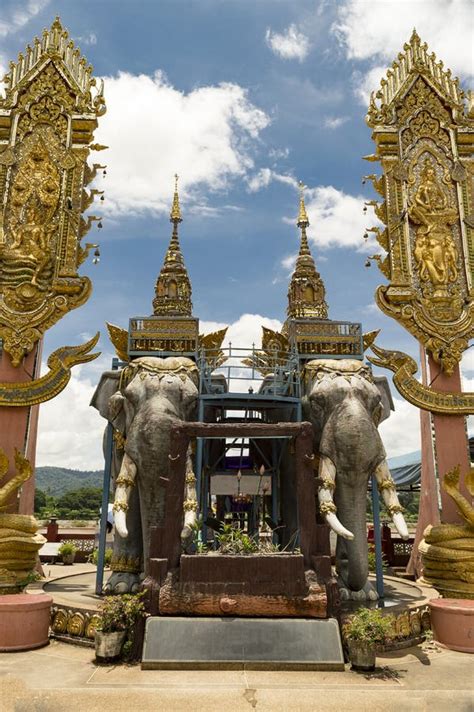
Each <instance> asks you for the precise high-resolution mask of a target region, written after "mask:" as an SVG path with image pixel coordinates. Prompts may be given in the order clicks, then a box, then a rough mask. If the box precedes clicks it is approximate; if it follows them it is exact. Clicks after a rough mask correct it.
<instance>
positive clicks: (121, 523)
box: [112, 453, 137, 539]
mask: <svg viewBox="0 0 474 712" xmlns="http://www.w3.org/2000/svg"><path fill="white" fill-rule="evenodd" d="M136 476H137V466H136V464H135V463H134V461H133V460H132V458H131V457H130V455H128V454H127V453H125V454H124V456H123V460H122V466H121V468H120V472H119V475H118V477H117V480H116V482H115V484H116V488H115V497H114V505H113V507H112V509H113V512H114V523H115V531H116V532H117V533H118V534H119V535H120V536H121V537H122V538H123V539H126V538H127V536H128V529H127V510H128V501H129V499H130V492H131V490H132V487H133V485H134V484H135V479H136Z"/></svg>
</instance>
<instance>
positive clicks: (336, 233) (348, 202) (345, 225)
mask: <svg viewBox="0 0 474 712" xmlns="http://www.w3.org/2000/svg"><path fill="white" fill-rule="evenodd" d="M305 196H306V210H307V213H308V217H309V221H310V226H309V228H308V237H309V238H310V240H311V241H312V242H313V243H314V244H315V245H318V246H319V247H322V248H332V247H353V248H356V249H357V251H358V252H370V251H372V250H374V249H378V245H377V243H376V242H375V240H374V239H373V238H371V237H369V239H368V240H366V241H364V240H363V239H362V236H363V234H364V232H365V230H366V228H367V226H371V225H373V226H375V225H380V224H381V223H380V221H379V220H378V219H377V218H376V217H375V215H374V216H372V215H371V216H370V217H367V216H366V215H364V213H363V211H362V209H363V206H364V197H363V196H362V195H357V196H354V195H349V194H347V193H344V192H343V191H342V190H338V189H337V188H334V187H333V186H332V185H327V186H324V185H321V186H317V187H316V188H307V189H306V191H305ZM287 221H288V222H290V223H293V222H294V218H289V219H287Z"/></svg>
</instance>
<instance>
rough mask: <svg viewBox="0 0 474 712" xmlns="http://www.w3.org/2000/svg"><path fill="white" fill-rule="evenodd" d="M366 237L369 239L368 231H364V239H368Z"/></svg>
mask: <svg viewBox="0 0 474 712" xmlns="http://www.w3.org/2000/svg"><path fill="white" fill-rule="evenodd" d="M368 239H369V233H368V232H364V240H368Z"/></svg>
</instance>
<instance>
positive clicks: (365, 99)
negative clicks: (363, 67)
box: [352, 65, 387, 106]
mask: <svg viewBox="0 0 474 712" xmlns="http://www.w3.org/2000/svg"><path fill="white" fill-rule="evenodd" d="M386 71H387V67H383V66H379V65H377V66H376V67H372V69H370V70H369V71H368V72H366V73H365V74H364V73H362V72H354V74H353V76H352V82H353V85H354V94H355V95H356V97H357V98H358V99H359V102H360V103H361V104H362V105H363V106H368V104H369V100H370V95H371V93H372V92H373V91H376V90H377V89H378V88H379V86H380V80H381V79H382V77H384V76H385V72H386Z"/></svg>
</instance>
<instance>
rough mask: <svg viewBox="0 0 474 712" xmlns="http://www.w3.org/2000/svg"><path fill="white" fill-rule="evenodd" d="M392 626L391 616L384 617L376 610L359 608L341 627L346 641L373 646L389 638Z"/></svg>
mask: <svg viewBox="0 0 474 712" xmlns="http://www.w3.org/2000/svg"><path fill="white" fill-rule="evenodd" d="M392 624H393V616H392V615H384V614H383V613H382V611H381V610H380V609H378V608H372V609H371V608H360V609H359V610H358V611H357V612H356V613H355V614H354V615H353V616H351V617H350V618H349V620H348V621H347V622H346V623H345V624H344V625H343V627H342V632H343V635H344V638H345V639H346V640H348V641H359V642H360V643H363V644H365V645H374V646H375V645H380V644H383V643H385V642H386V641H387V640H388V639H389V638H390V634H391V631H392Z"/></svg>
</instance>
